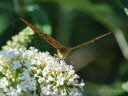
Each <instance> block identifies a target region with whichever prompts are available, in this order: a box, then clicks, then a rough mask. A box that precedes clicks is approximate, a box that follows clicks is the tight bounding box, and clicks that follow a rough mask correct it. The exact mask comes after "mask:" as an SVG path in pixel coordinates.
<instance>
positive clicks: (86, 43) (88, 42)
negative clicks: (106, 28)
mask: <svg viewBox="0 0 128 96" xmlns="http://www.w3.org/2000/svg"><path fill="white" fill-rule="evenodd" d="M109 34H111V32H109V33H106V34H103V35H101V36H98V37H96V38H94V39H92V40H89V41H86V42H84V43H82V44H79V45H77V46H74V47H72V48H70V50H74V49H76V48H80V47H82V46H85V45H88V44H90V43H93V42H94V41H96V40H98V39H100V38H102V37H105V36H107V35H109Z"/></svg>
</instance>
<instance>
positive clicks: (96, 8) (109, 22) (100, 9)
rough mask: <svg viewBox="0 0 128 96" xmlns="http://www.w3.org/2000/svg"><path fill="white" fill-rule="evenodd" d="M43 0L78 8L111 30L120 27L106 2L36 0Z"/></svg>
mask: <svg viewBox="0 0 128 96" xmlns="http://www.w3.org/2000/svg"><path fill="white" fill-rule="evenodd" d="M38 1H44V2H55V3H58V4H60V5H64V6H69V7H72V8H74V9H75V10H79V11H81V12H84V13H86V14H88V15H89V16H91V17H92V18H94V19H95V20H97V21H98V22H100V23H101V24H103V25H104V26H106V27H107V28H109V29H111V30H112V31H113V30H115V29H116V28H120V27H121V24H122V21H121V20H120V19H119V17H118V16H117V15H116V13H115V12H114V10H113V8H112V7H111V6H109V5H106V4H100V5H96V4H92V3H91V2H89V0H79V1H78V0H73V2H72V0H38Z"/></svg>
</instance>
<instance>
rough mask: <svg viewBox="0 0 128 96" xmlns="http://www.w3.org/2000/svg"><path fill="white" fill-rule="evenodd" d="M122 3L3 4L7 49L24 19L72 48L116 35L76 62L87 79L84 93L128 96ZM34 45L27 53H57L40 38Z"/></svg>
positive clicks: (0, 37)
mask: <svg viewBox="0 0 128 96" xmlns="http://www.w3.org/2000/svg"><path fill="white" fill-rule="evenodd" d="M120 1H121V0H113V1H111V0H107V1H106V0H73V1H72V0H1V1H0V44H1V48H2V46H3V45H5V44H6V41H7V40H10V39H11V38H12V36H14V35H15V34H17V33H18V32H20V31H21V30H22V29H23V28H24V24H23V23H22V22H21V21H20V19H19V17H24V18H25V19H26V20H28V21H30V22H31V23H33V24H34V25H37V26H38V27H39V28H40V29H41V30H42V31H43V32H45V33H47V34H49V35H52V37H54V38H56V39H57V40H58V41H59V42H60V43H62V44H64V45H67V46H74V45H77V44H79V43H82V42H84V41H86V40H89V39H91V38H93V37H94V36H95V37H97V36H99V35H101V34H104V33H105V32H108V31H111V32H113V36H112V35H111V36H108V37H105V38H104V39H103V38H102V39H101V40H99V41H97V42H95V43H93V44H91V45H89V46H87V47H83V48H80V49H78V50H77V51H75V52H73V53H72V54H71V55H72V60H71V61H72V62H73V66H74V67H75V69H76V70H77V72H78V73H79V75H81V76H82V77H83V79H84V78H85V79H84V81H85V82H86V87H85V89H84V90H85V94H87V96H88V95H89V96H127V95H128V93H127V92H128V84H127V81H128V60H127V59H128V46H127V40H128V39H127V38H128V30H127V20H128V17H127V15H126V14H125V12H124V8H125V7H126V8H127V4H128V2H127V1H126V0H122V1H121V2H120ZM122 4H124V5H125V6H124V5H122ZM26 34H28V33H26ZM25 38H27V35H26V36H24V38H23V39H22V40H23V41H24V40H25V41H26V43H24V44H25V46H26V44H27V42H29V41H27V40H26V39H25ZM19 39H21V38H19ZM22 40H21V41H20V42H22ZM31 40H32V42H29V44H28V45H27V48H29V46H33V47H35V48H37V49H39V50H40V51H46V50H47V51H50V52H51V53H55V51H54V50H53V48H52V49H50V48H49V45H48V44H47V43H46V42H45V41H44V40H43V39H41V38H40V37H39V36H37V35H36V34H35V35H34V36H32V38H31ZM18 42H19V41H18ZM12 45H13V44H12ZM40 45H44V46H40ZM17 46H18V45H17ZM46 46H48V47H46Z"/></svg>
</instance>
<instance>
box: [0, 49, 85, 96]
mask: <svg viewBox="0 0 128 96" xmlns="http://www.w3.org/2000/svg"><path fill="white" fill-rule="evenodd" d="M78 79H79V76H78V75H77V74H75V71H74V69H73V67H72V65H67V64H66V63H65V62H64V61H63V60H59V59H58V58H54V57H52V56H51V55H49V53H48V52H38V50H37V49H34V48H33V47H31V48H30V49H29V50H23V49H10V50H8V51H7V50H2V51H0V96H47V95H48V96H81V95H82V94H81V89H82V87H83V86H84V83H83V82H81V83H79V82H78Z"/></svg>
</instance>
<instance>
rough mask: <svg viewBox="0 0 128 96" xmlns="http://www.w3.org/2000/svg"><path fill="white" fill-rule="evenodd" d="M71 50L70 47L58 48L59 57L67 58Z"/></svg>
mask: <svg viewBox="0 0 128 96" xmlns="http://www.w3.org/2000/svg"><path fill="white" fill-rule="evenodd" d="M69 52H70V50H69V49H68V48H61V49H57V53H58V57H59V58H61V59H65V58H66V57H67V55H68V54H69Z"/></svg>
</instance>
